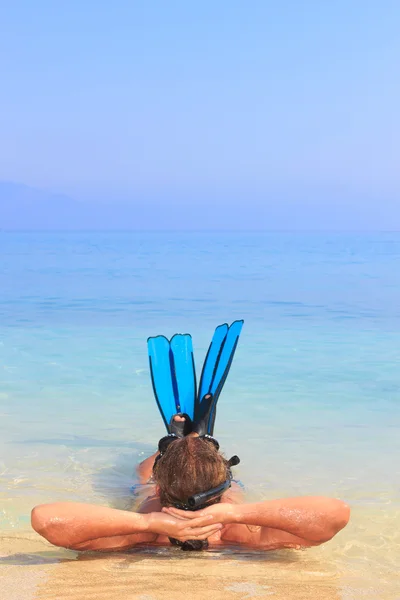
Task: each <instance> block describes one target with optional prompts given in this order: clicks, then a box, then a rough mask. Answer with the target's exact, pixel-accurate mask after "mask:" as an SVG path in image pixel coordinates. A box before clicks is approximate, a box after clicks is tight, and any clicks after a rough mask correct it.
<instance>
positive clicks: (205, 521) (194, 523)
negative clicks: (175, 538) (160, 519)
mask: <svg viewBox="0 0 400 600" xmlns="http://www.w3.org/2000/svg"><path fill="white" fill-rule="evenodd" d="M215 524H216V523H213V519H212V518H210V517H209V516H208V515H205V516H204V517H196V518H195V519H191V520H190V521H188V520H184V519H182V521H180V522H179V526H180V527H181V528H182V529H189V528H190V529H194V528H195V527H204V526H206V525H211V526H213V525H215Z"/></svg>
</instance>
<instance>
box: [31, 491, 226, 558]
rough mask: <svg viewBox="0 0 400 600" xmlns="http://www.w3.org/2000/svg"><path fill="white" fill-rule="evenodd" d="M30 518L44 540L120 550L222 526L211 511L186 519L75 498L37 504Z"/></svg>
mask: <svg viewBox="0 0 400 600" xmlns="http://www.w3.org/2000/svg"><path fill="white" fill-rule="evenodd" d="M31 521H32V527H33V529H34V530H35V531H37V533H39V534H40V535H42V536H43V537H44V538H46V540H48V541H49V542H51V543H52V544H54V545H55V546H62V547H64V548H70V549H72V550H123V549H127V548H130V547H132V546H134V545H135V544H140V543H144V542H147V543H151V542H154V541H155V540H156V539H157V536H158V535H163V536H168V537H174V538H176V539H179V540H181V541H186V540H189V539H194V538H196V539H206V538H207V537H209V536H210V535H212V534H213V533H216V532H217V531H218V530H220V529H221V528H222V525H221V524H220V523H216V522H215V520H214V519H213V517H212V516H211V515H202V516H200V517H198V518H197V519H195V520H193V521H190V522H189V521H187V520H186V519H180V518H178V517H174V516H171V515H166V514H164V513H161V512H153V513H148V514H140V513H135V512H130V511H126V510H117V509H115V508H108V507H103V506H96V505H93V504H80V503H75V502H55V503H54V504H42V505H39V506H36V507H35V508H34V509H33V511H32V517H31Z"/></svg>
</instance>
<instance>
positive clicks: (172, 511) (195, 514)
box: [162, 506, 204, 520]
mask: <svg viewBox="0 0 400 600" xmlns="http://www.w3.org/2000/svg"><path fill="white" fill-rule="evenodd" d="M162 512H165V513H168V514H169V515H173V516H174V517H178V518H181V519H185V520H189V519H198V518H199V517H203V516H204V513H203V511H202V510H196V511H191V510H180V509H179V508H174V507H173V506H167V507H164V508H163V509H162Z"/></svg>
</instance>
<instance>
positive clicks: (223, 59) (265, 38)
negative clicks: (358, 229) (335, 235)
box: [0, 0, 400, 220]
mask: <svg viewBox="0 0 400 600" xmlns="http://www.w3.org/2000/svg"><path fill="white" fill-rule="evenodd" d="M399 31H400V3H399V2H397V1H388V0H383V1H382V2H377V1H376V0H373V1H371V0H369V1H368V0H363V1H361V0H336V1H335V2H324V1H321V0H315V1H311V0H301V1H299V0H292V1H291V0H286V1H285V0H283V1H282V2H276V1H274V2H270V1H268V0H260V1H256V0H249V1H248V2H244V1H235V0H229V1H228V0H227V1H218V0H213V1H208V0H202V1H201V2H200V1H198V2H196V1H193V2H188V1H187V0H181V1H176V0H175V1H174V0H169V1H168V2H166V1H164V0H163V1H161V0H154V1H150V0H149V1H141V2H135V1H134V0H130V1H121V0H114V1H113V2H104V1H101V0H97V1H96V2H95V1H93V0H85V1H82V0H80V1H77V0H69V2H64V3H62V2H54V1H53V0H36V2H31V1H30V0H15V2H13V3H11V2H9V3H7V5H5V6H4V7H3V8H2V17H1V20H0V72H1V78H2V86H1V87H2V93H1V95H0V114H1V117H0V131H1V144H0V180H7V181H17V182H22V183H25V184H28V185H32V186H35V187H40V188H43V189H48V190H53V191H59V192H63V193H67V194H69V195H71V196H72V197H74V198H76V199H78V200H79V199H80V200H85V199H87V200H91V201H97V200H99V201H107V200H121V201H124V202H132V203H135V202H137V201H138V199H146V200H149V201H152V202H155V203H157V202H160V203H162V202H166V201H168V200H170V199H177V201H182V202H189V201H190V202H194V203H196V202H198V203H199V202H206V203H207V199H209V202H210V203H211V204H210V206H211V205H212V202H215V201H218V202H219V203H220V204H221V206H224V205H226V206H228V205H229V203H235V202H238V203H240V202H246V203H250V204H251V202H254V203H260V202H261V203H264V202H269V201H272V199H273V198H276V197H279V198H280V201H281V202H283V203H284V202H285V201H287V202H288V203H289V204H290V203H291V202H293V201H297V200H298V201H299V202H301V201H302V199H306V200H307V203H308V204H307V206H308V209H309V210H312V206H313V205H314V204H315V203H321V202H322V203H326V205H327V206H329V204H330V203H336V202H339V203H342V204H343V206H344V207H345V206H346V205H348V204H350V205H351V211H353V213H354V214H357V210H358V209H360V208H364V209H365V207H366V208H367V209H368V207H371V206H373V208H374V210H375V211H376V210H377V209H378V208H379V206H380V205H381V204H382V203H383V204H384V205H385V207H386V209H387V210H393V211H394V214H395V215H396V218H398V219H399V220H400V206H399V204H400V168H399V164H400V141H399V140H400V116H399V115H400V111H399V106H400V77H399V65H400V35H399ZM289 204H288V205H289ZM310 206H311V208H310ZM305 210H307V208H305ZM351 211H350V212H351ZM372 214H375V213H374V211H372V212H371V215H372ZM371 218H372V217H371Z"/></svg>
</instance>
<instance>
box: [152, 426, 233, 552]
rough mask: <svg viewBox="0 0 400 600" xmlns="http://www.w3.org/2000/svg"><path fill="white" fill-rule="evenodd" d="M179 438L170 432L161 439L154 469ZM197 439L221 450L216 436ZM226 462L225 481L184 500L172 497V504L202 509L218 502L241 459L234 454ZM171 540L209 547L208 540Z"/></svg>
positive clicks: (188, 547) (181, 544)
mask: <svg viewBox="0 0 400 600" xmlns="http://www.w3.org/2000/svg"><path fill="white" fill-rule="evenodd" d="M196 437H197V436H196ZM179 439H180V438H179V436H177V435H176V434H169V435H167V436H165V437H163V438H161V439H160V441H159V443H158V450H159V455H158V456H157V457H156V460H155V462H154V467H153V470H154V468H155V467H156V465H159V460H160V459H161V458H162V457H163V456H164V454H165V453H166V451H167V449H168V447H169V446H170V445H171V444H172V443H173V442H175V441H177V440H179ZM197 439H202V440H204V441H207V442H209V443H211V444H212V445H213V446H214V448H215V450H217V451H218V450H219V443H218V441H217V440H216V439H215V438H214V437H212V436H210V435H207V434H206V435H202V436H198V438H197ZM225 463H226V479H225V481H223V482H222V483H220V484H218V485H217V486H214V487H212V488H209V489H207V490H203V491H200V492H197V493H195V494H192V495H191V496H189V497H187V498H186V499H184V500H175V499H172V498H171V500H172V501H171V500H170V502H171V504H170V505H172V506H174V507H175V508H178V509H180V510H187V511H197V510H201V509H203V508H207V507H208V506H211V505H212V504H216V503H217V502H219V501H220V500H221V497H222V495H223V494H224V493H225V492H226V491H227V490H228V489H229V488H230V487H231V484H232V471H231V467H233V466H236V465H238V464H239V463H240V459H239V457H238V456H236V455H235V456H232V457H231V458H230V459H229V460H228V461H225ZM160 467H161V468H162V466H161V465H159V466H158V468H160ZM169 540H170V542H171V544H173V545H175V546H179V547H181V549H182V550H204V549H207V547H208V542H207V540H188V541H186V542H181V541H179V540H177V539H175V538H169Z"/></svg>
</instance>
